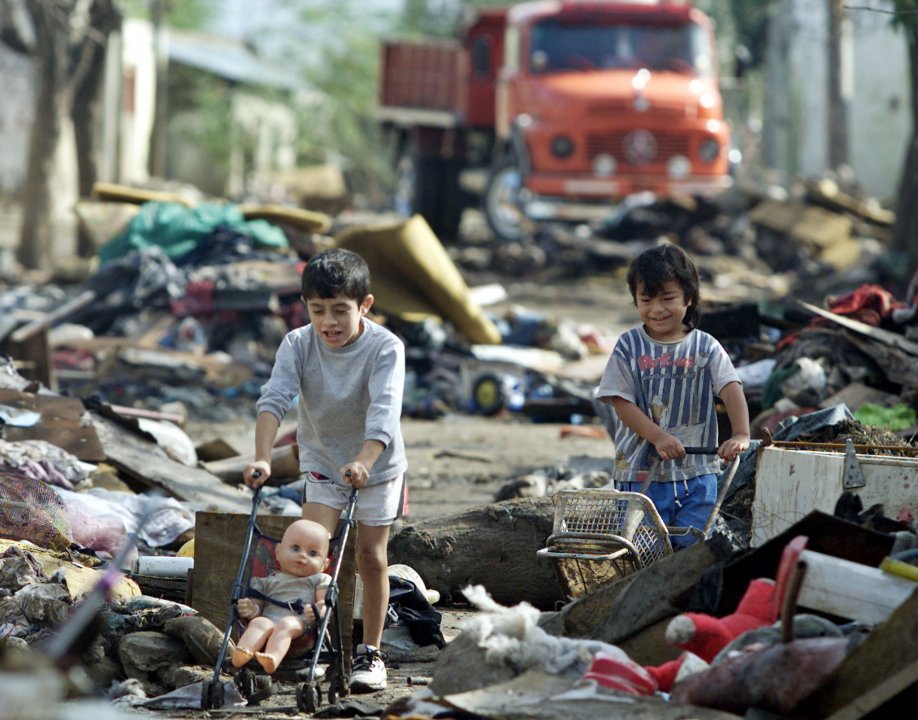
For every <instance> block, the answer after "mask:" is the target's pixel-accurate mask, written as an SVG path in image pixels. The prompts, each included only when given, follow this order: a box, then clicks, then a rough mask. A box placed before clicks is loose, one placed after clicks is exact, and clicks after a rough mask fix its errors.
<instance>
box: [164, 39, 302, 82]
mask: <svg viewBox="0 0 918 720" xmlns="http://www.w3.org/2000/svg"><path fill="white" fill-rule="evenodd" d="M168 48H169V49H168V53H169V61H170V62H174V63H179V64H181V65H188V66H190V67H194V68H197V69H199V70H204V71H206V72H209V73H212V74H214V75H217V76H219V77H222V78H225V79H226V80H231V81H233V82H239V83H246V84H249V85H261V86H268V87H275V88H280V89H284V90H293V89H295V88H298V87H303V86H304V83H302V82H300V80H299V78H298V77H297V76H296V75H294V74H292V73H290V72H289V71H288V70H287V69H285V68H280V67H277V66H276V65H272V64H270V63H268V62H266V61H264V60H262V59H261V58H260V57H258V56H257V55H256V54H255V53H253V52H252V51H251V50H250V49H249V48H248V47H247V46H246V45H245V44H244V43H243V42H241V41H240V40H236V39H233V38H225V37H220V36H217V35H205V34H203V33H193V32H185V31H178V30H171V31H170V33H169V43H168Z"/></svg>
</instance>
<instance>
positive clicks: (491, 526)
mask: <svg viewBox="0 0 918 720" xmlns="http://www.w3.org/2000/svg"><path fill="white" fill-rule="evenodd" d="M552 516H553V510H552V502H551V499H550V498H523V499H521V500H508V501H506V502H502V503H494V504H493V505H483V506H480V507H475V508H470V509H468V510H466V511H464V512H461V513H458V514H456V515H445V516H442V517H436V518H430V519H428V520H423V521H421V522H418V523H416V524H414V525H406V526H404V527H403V528H402V529H401V530H400V531H399V532H397V533H396V534H394V535H393V536H392V538H391V539H390V541H389V563H390V564H397V563H404V564H406V565H410V566H411V567H413V568H414V569H415V570H417V571H418V574H419V575H420V576H421V577H422V578H424V583H425V585H427V587H430V588H433V589H435V590H438V591H439V592H440V593H441V595H443V597H444V599H452V600H454V601H456V600H458V601H461V600H462V599H463V596H462V589H463V588H465V587H466V586H468V585H483V586H484V587H485V588H486V589H487V591H488V593H489V594H490V595H491V597H492V598H494V600H495V601H497V602H499V603H501V604H505V605H515V604H516V603H518V602H520V601H522V600H525V601H527V602H529V603H530V604H532V605H534V606H535V607H538V608H541V609H552V608H553V607H554V606H555V604H556V603H557V602H559V601H561V600H563V599H564V597H563V594H562V592H561V590H560V588H559V585H558V581H557V579H556V575H555V570H554V567H553V565H552V562H551V561H550V560H546V559H542V558H540V557H537V556H536V552H537V551H538V550H540V549H541V548H543V547H545V541H546V539H547V538H548V536H549V535H550V534H551V528H552Z"/></svg>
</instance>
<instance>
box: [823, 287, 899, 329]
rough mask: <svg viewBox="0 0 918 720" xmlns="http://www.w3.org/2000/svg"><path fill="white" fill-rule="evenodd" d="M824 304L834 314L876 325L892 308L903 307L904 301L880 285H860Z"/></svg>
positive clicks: (886, 316)
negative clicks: (897, 298) (900, 300)
mask: <svg viewBox="0 0 918 720" xmlns="http://www.w3.org/2000/svg"><path fill="white" fill-rule="evenodd" d="M826 305H827V306H828V309H829V310H830V311H831V312H833V313H835V314H836V315H844V316H846V317H851V318H854V319H855V320H860V321H861V322H864V323H867V324H868V325H873V326H874V327H878V326H879V325H880V323H881V322H882V321H883V320H885V319H886V318H888V317H889V316H890V315H891V314H892V312H893V310H896V309H899V308H903V307H905V304H904V303H901V302H899V301H898V300H896V298H895V297H894V296H893V294H892V293H891V292H889V290H887V289H886V288H884V287H881V286H880V285H861V286H860V287H857V288H855V289H854V290H852V291H851V292H849V293H845V294H844V295H840V296H839V297H837V298H832V299H830V300H829V301H828V302H827V303H826ZM819 319H820V320H823V321H824V322H828V321H827V320H824V319H823V318H819Z"/></svg>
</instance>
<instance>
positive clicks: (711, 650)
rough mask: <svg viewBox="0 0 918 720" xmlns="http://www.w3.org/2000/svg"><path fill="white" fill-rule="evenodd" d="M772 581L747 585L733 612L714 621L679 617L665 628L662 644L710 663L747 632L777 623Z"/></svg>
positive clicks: (700, 615)
mask: <svg viewBox="0 0 918 720" xmlns="http://www.w3.org/2000/svg"><path fill="white" fill-rule="evenodd" d="M774 593H775V581H774V580H771V579H768V578H759V579H758V580H753V581H752V582H750V583H749V587H748V588H746V594H745V595H743V599H742V600H740V603H739V605H738V606H737V608H736V611H735V612H733V613H732V614H730V615H727V616H726V617H722V618H716V617H713V616H712V615H705V614H704V613H682V614H681V615H677V616H676V617H674V618H673V619H672V620H671V621H670V623H669V625H668V626H667V628H666V642H668V643H669V644H670V645H674V646H675V647H679V648H682V649H683V650H687V651H689V652H691V653H694V654H695V655H697V656H698V657H700V658H701V659H702V660H704V661H705V662H708V663H710V662H711V661H712V660H713V659H714V657H715V656H716V655H717V653H719V652H720V651H721V650H722V649H723V648H724V647H726V645H727V644H728V643H729V642H730V641H731V640H733V639H734V638H736V637H737V636H739V635H742V634H743V633H744V632H746V631H747V630H754V629H755V628H758V627H762V626H763V625H772V624H773V623H774V622H775V621H776V620H777V619H778V617H777V609H776V607H775V603H774Z"/></svg>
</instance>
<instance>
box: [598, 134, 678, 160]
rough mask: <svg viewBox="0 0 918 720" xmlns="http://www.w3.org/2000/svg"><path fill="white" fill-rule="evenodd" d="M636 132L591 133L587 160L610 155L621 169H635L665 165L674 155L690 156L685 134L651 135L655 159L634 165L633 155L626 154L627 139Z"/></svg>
mask: <svg viewBox="0 0 918 720" xmlns="http://www.w3.org/2000/svg"><path fill="white" fill-rule="evenodd" d="M632 132H634V131H631V130H628V131H616V132H609V133H590V134H589V135H587V139H586V150H587V158H588V159H589V160H592V159H593V158H595V157H596V156H597V155H602V154H608V155H611V156H612V157H614V158H615V160H616V162H618V163H619V167H623V166H627V167H634V166H636V165H643V164H649V165H655V164H658V163H665V162H666V161H667V160H669V158H671V157H672V156H673V155H686V156H687V155H688V154H689V138H688V136H686V135H684V134H681V133H680V134H676V133H660V132H658V133H651V134H650V135H651V136H652V138H653V140H654V143H655V149H654V152H653V158H652V159H650V158H648V161H647V162H646V163H634V162H632V160H631V159H629V156H632V157H633V153H629V152H626V140H625V139H626V137H628V135H629V134H631V133H632Z"/></svg>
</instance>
